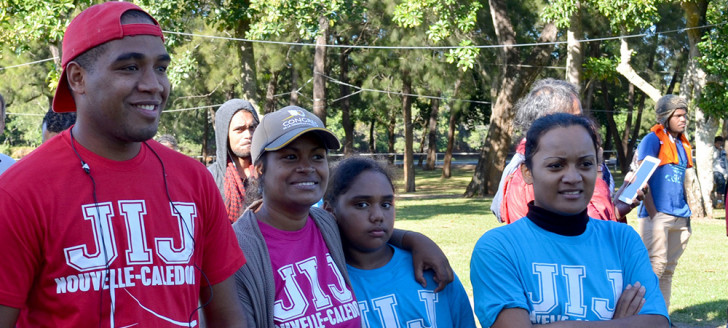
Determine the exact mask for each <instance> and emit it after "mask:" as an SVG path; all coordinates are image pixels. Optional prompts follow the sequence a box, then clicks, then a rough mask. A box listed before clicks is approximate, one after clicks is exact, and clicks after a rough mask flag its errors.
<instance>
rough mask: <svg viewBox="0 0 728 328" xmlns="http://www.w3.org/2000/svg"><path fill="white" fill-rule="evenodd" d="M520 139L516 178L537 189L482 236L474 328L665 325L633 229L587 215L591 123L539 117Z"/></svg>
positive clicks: (476, 258)
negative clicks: (516, 214) (516, 215)
mask: <svg viewBox="0 0 728 328" xmlns="http://www.w3.org/2000/svg"><path fill="white" fill-rule="evenodd" d="M526 140H527V142H526V152H525V157H526V159H525V165H524V166H522V173H523V177H524V180H525V181H526V183H528V184H532V185H533V190H534V201H533V202H531V203H529V204H528V214H527V215H526V218H524V219H521V220H519V221H516V222H515V223H513V224H510V225H508V226H504V227H499V228H496V229H492V230H490V231H488V232H486V233H485V234H484V235H483V237H481V238H480V240H479V241H478V242H477V244H476V245H475V249H474V250H473V256H472V260H471V263H470V270H471V271H470V272H471V282H472V284H473V295H474V299H475V314H476V315H477V316H478V319H479V320H480V323H481V325H482V326H483V327H531V326H533V325H536V324H539V325H553V326H554V327H561V326H567V325H568V327H581V326H583V327H597V326H598V327H666V326H668V324H669V319H668V315H667V309H666V307H665V302H664V300H663V298H662V295H661V293H660V289H659V286H658V281H657V277H656V276H655V274H654V273H653V272H652V268H651V266H650V262H649V259H648V256H647V250H646V249H645V246H644V244H642V241H641V240H640V237H639V236H638V235H637V233H636V232H635V231H634V229H632V227H630V226H627V225H624V224H619V223H616V222H610V221H600V220H595V219H592V218H589V217H588V215H587V205H588V203H589V199H591V196H592V193H593V191H594V184H595V180H596V179H597V137H596V133H595V131H594V129H593V128H592V126H591V124H590V122H589V120H588V119H586V118H583V117H580V116H574V115H571V114H563V113H559V114H553V115H549V116H545V117H542V118H540V119H538V120H536V121H535V122H534V123H533V125H532V126H531V128H530V129H529V130H528V133H527V136H526ZM564 321H569V322H568V323H567V322H564ZM579 321H601V322H579Z"/></svg>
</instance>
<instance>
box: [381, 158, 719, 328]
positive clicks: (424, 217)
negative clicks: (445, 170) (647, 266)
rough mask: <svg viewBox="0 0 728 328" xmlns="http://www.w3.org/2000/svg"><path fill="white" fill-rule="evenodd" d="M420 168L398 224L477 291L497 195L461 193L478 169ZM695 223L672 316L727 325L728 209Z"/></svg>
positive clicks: (691, 323)
mask: <svg viewBox="0 0 728 328" xmlns="http://www.w3.org/2000/svg"><path fill="white" fill-rule="evenodd" d="M400 173H401V171H400ZM416 173H417V178H416V179H415V180H416V185H417V190H418V191H417V192H415V193H402V190H403V188H402V186H401V181H400V182H399V184H398V185H397V191H398V192H399V198H398V199H397V200H396V206H397V221H396V223H395V226H396V227H397V228H401V229H407V230H413V231H419V232H422V233H424V234H426V235H428V236H429V237H430V238H432V239H433V240H435V241H436V242H437V243H438V244H439V245H440V247H441V248H442V249H443V250H444V252H445V254H447V256H448V258H449V259H450V263H451V264H452V266H453V268H454V270H455V272H456V273H457V275H458V276H459V277H460V280H461V281H462V283H463V285H464V286H465V289H466V291H467V292H468V295H470V296H471V297H472V285H471V284H470V256H471V253H472V250H473V247H474V246H475V242H476V241H477V240H478V238H480V236H481V235H482V234H483V233H484V232H485V231H487V230H489V229H492V228H495V227H497V226H500V225H501V224H500V223H498V221H497V220H496V218H495V216H493V214H492V213H491V212H490V210H489V207H490V201H491V198H490V197H486V198H469V199H468V198H462V197H461V195H462V193H463V192H464V191H465V187H466V186H467V184H468V183H469V182H470V178H471V177H472V169H455V170H453V178H451V179H441V178H440V174H441V170H439V169H438V170H435V171H430V172H425V171H420V170H418V171H417V172H416ZM633 212H634V211H633ZM629 221H630V225H632V226H633V227H635V228H636V223H637V218H636V216H635V214H634V213H630V216H629ZM692 227H693V235H692V237H691V239H690V242H689V244H688V248H687V250H686V251H685V254H683V256H682V257H681V258H680V263H679V265H678V267H677V270H676V273H675V276H674V279H673V292H672V293H673V294H672V305H671V307H670V317H671V319H672V321H673V322H674V323H676V324H677V325H678V326H679V327H726V325H725V322H726V307H727V306H728V268H726V266H727V265H728V238H727V237H726V231H725V212H724V211H723V210H715V211H714V219H712V220H693V222H692Z"/></svg>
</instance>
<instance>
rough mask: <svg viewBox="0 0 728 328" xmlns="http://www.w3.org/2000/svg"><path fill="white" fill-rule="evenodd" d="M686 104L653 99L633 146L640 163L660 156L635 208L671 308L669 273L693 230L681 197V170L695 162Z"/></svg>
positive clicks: (679, 100)
mask: <svg viewBox="0 0 728 328" xmlns="http://www.w3.org/2000/svg"><path fill="white" fill-rule="evenodd" d="M687 112H688V105H687V102H686V101H685V99H683V98H681V97H679V96H676V95H666V96H663V97H662V98H660V99H659V100H658V101H657V105H656V118H657V124H656V125H655V126H653V127H652V128H651V129H650V131H651V132H650V133H649V134H648V135H646V136H645V137H644V138H643V139H642V142H640V144H639V146H638V147H637V160H638V164H641V163H642V162H643V161H644V160H645V158H647V156H653V157H657V158H658V159H659V160H660V163H659V166H658V167H657V169H656V170H655V173H654V174H653V175H652V177H651V178H650V179H649V180H648V182H647V184H648V185H649V190H650V191H649V192H648V193H647V194H646V195H645V197H644V201H643V202H642V206H640V210H639V215H638V217H639V232H640V236H641V237H642V241H643V242H644V243H645V246H646V247H647V251H648V252H649V255H650V262H651V263H652V270H653V271H654V272H655V274H656V275H657V277H658V278H659V279H660V290H661V291H662V295H663V296H664V297H665V304H666V305H667V307H668V309H669V307H670V290H671V285H672V276H673V273H674V272H675V267H676V266H677V261H678V259H679V258H680V256H681V255H682V253H683V252H684V251H685V248H686V247H687V244H688V239H690V234H691V232H692V230H691V228H690V216H691V215H692V212H691V211H690V207H689V206H688V202H687V199H686V197H685V170H686V169H688V168H690V167H692V166H693V158H692V155H691V150H692V148H691V146H690V143H689V142H688V140H687V138H686V136H685V134H684V132H685V128H686V126H687V119H688V116H687Z"/></svg>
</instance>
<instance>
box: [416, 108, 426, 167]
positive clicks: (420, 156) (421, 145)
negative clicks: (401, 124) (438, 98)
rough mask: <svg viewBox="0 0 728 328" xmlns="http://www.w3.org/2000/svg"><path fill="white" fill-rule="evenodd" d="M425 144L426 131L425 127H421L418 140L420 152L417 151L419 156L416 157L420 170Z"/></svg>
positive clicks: (423, 158)
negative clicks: (420, 134)
mask: <svg viewBox="0 0 728 328" xmlns="http://www.w3.org/2000/svg"><path fill="white" fill-rule="evenodd" d="M428 121H429V119H428ZM425 144H427V131H426V127H425V126H423V127H422V138H420V151H418V153H419V155H418V156H417V167H419V168H422V163H423V162H424V161H425V156H424V155H423V154H424V153H425Z"/></svg>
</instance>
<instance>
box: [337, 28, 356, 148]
mask: <svg viewBox="0 0 728 328" xmlns="http://www.w3.org/2000/svg"><path fill="white" fill-rule="evenodd" d="M339 44H348V39H347V38H339ZM339 68H340V71H339V81H342V82H344V83H340V84H339V91H340V92H341V95H340V97H346V98H344V99H342V100H341V125H342V127H343V128H344V155H346V156H348V155H351V154H353V153H354V121H352V120H351V109H350V108H351V102H350V99H349V97H347V96H348V95H349V85H348V83H349V50H348V49H347V50H344V51H342V52H341V54H340V55H339Z"/></svg>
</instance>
